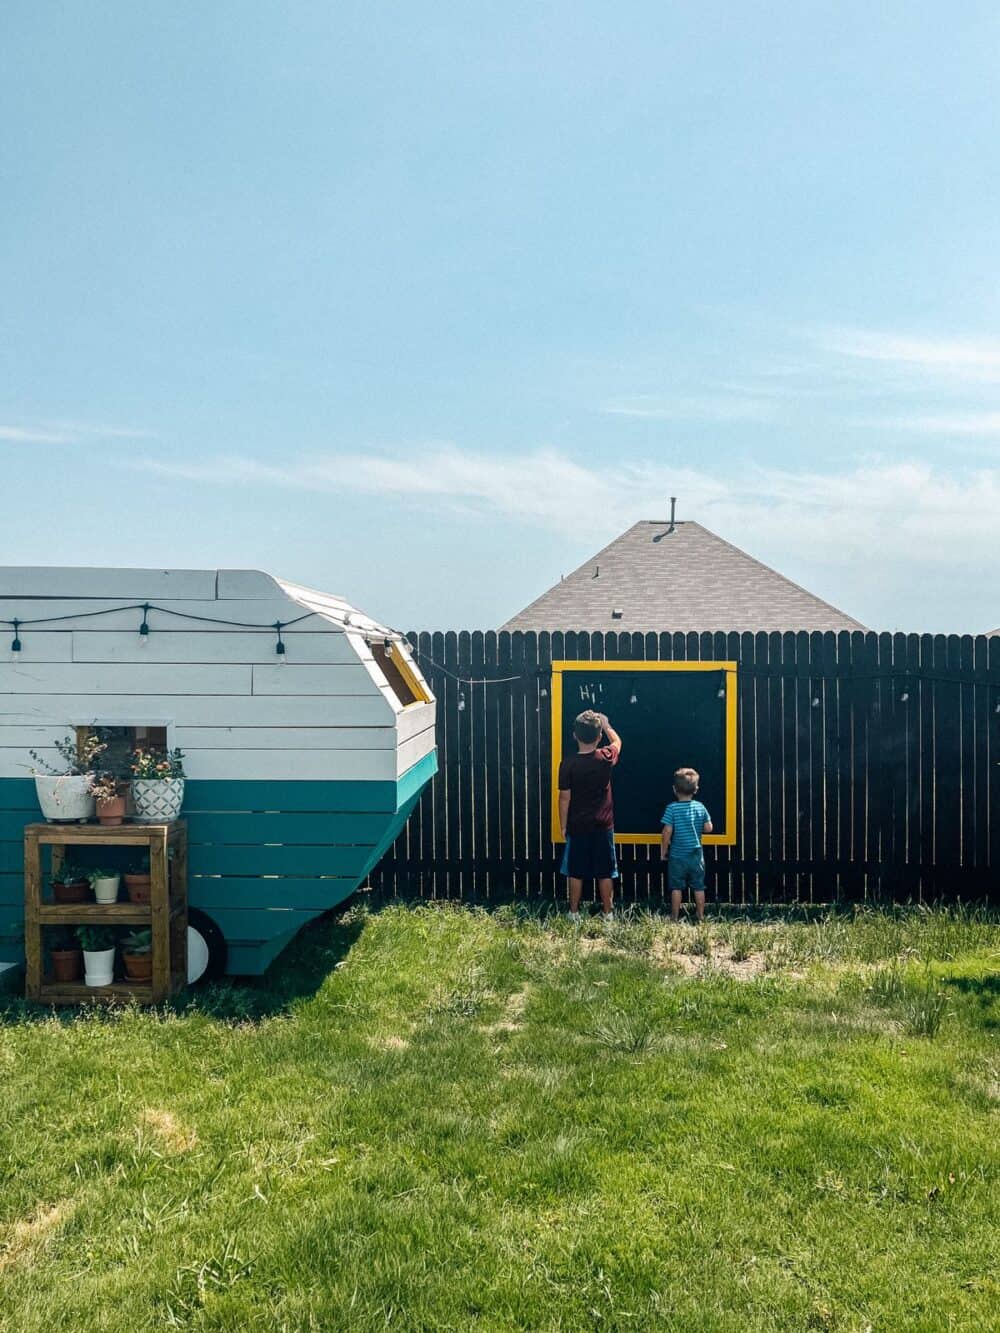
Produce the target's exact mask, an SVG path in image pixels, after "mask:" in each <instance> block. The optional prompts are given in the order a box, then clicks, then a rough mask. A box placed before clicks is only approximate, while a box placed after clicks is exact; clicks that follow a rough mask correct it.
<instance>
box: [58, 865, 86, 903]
mask: <svg viewBox="0 0 1000 1333" xmlns="http://www.w3.org/2000/svg"><path fill="white" fill-rule="evenodd" d="M89 899H90V880H89V878H88V874H87V871H86V870H81V869H80V868H79V866H75V865H71V864H70V862H69V861H67V862H66V863H65V864H64V865H63V866H62V867H61V868H60V869H59V870H55V871H53V873H52V901H53V902H57V903H85V902H88V901H89Z"/></svg>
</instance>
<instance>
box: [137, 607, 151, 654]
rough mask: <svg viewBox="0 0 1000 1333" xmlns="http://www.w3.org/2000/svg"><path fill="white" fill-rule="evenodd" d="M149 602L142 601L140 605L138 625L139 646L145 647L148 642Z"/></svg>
mask: <svg viewBox="0 0 1000 1333" xmlns="http://www.w3.org/2000/svg"><path fill="white" fill-rule="evenodd" d="M149 611H150V607H149V603H148V602H144V603H143V606H142V624H141V625H140V626H139V647H140V648H145V647H146V645H147V643H149Z"/></svg>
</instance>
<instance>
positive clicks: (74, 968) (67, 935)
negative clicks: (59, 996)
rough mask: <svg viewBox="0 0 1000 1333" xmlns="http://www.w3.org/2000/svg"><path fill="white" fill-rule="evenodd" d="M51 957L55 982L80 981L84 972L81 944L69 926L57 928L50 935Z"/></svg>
mask: <svg viewBox="0 0 1000 1333" xmlns="http://www.w3.org/2000/svg"><path fill="white" fill-rule="evenodd" d="M48 946H49V957H50V958H51V959H52V977H53V980H55V981H79V980H80V973H81V972H82V971H83V956H82V954H81V953H80V943H79V941H78V940H77V938H76V935H75V934H74V932H73V930H72V928H71V927H69V926H56V927H55V929H54V930H52V931H51V932H50V933H49V938H48Z"/></svg>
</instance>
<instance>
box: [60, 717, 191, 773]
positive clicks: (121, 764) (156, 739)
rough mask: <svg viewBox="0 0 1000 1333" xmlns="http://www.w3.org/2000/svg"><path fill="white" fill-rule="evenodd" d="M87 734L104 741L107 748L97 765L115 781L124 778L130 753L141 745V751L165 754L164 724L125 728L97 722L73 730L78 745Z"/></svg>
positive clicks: (165, 730) (166, 744)
mask: <svg viewBox="0 0 1000 1333" xmlns="http://www.w3.org/2000/svg"><path fill="white" fill-rule="evenodd" d="M90 731H96V732H97V733H98V735H99V736H100V737H101V740H103V741H107V743H108V748H107V749H106V750H105V751H104V753H103V754H102V755H101V757H100V759H99V761H98V763H99V766H100V768H101V769H102V770H107V771H108V772H109V773H115V774H116V775H118V776H119V777H123V778H124V777H128V775H129V763H130V761H131V758H132V751H133V750H134V749H135V748H136V746H138V745H141V746H142V748H143V749H144V750H167V749H168V748H169V745H168V740H167V724H166V723H165V722H159V723H150V724H148V725H144V724H141V723H127V724H105V723H103V722H101V721H100V719H98V720H97V721H95V722H92V723H90V724H89V725H88V726H78V727H77V728H76V735H77V740H78V741H79V740H80V739H81V738H82V737H83V736H85V735H86V734H87V733H88V732H90Z"/></svg>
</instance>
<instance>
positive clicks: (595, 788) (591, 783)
mask: <svg viewBox="0 0 1000 1333" xmlns="http://www.w3.org/2000/svg"><path fill="white" fill-rule="evenodd" d="M617 763H618V751H617V750H616V749H614V748H613V747H612V746H610V745H605V746H602V747H601V749H599V750H592V751H591V752H590V754H571V755H567V756H566V758H565V759H564V760H563V761H562V763H561V764H560V765H559V790H560V791H568V792H569V794H570V796H569V818H568V819H567V820H566V833H567V834H568V836H569V837H572V836H573V834H574V833H595V832H596V831H597V830H598V829H606V828H614V824H615V807H614V804H613V802H612V800H611V770H612V769H613V768H614V766H615V764H617Z"/></svg>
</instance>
